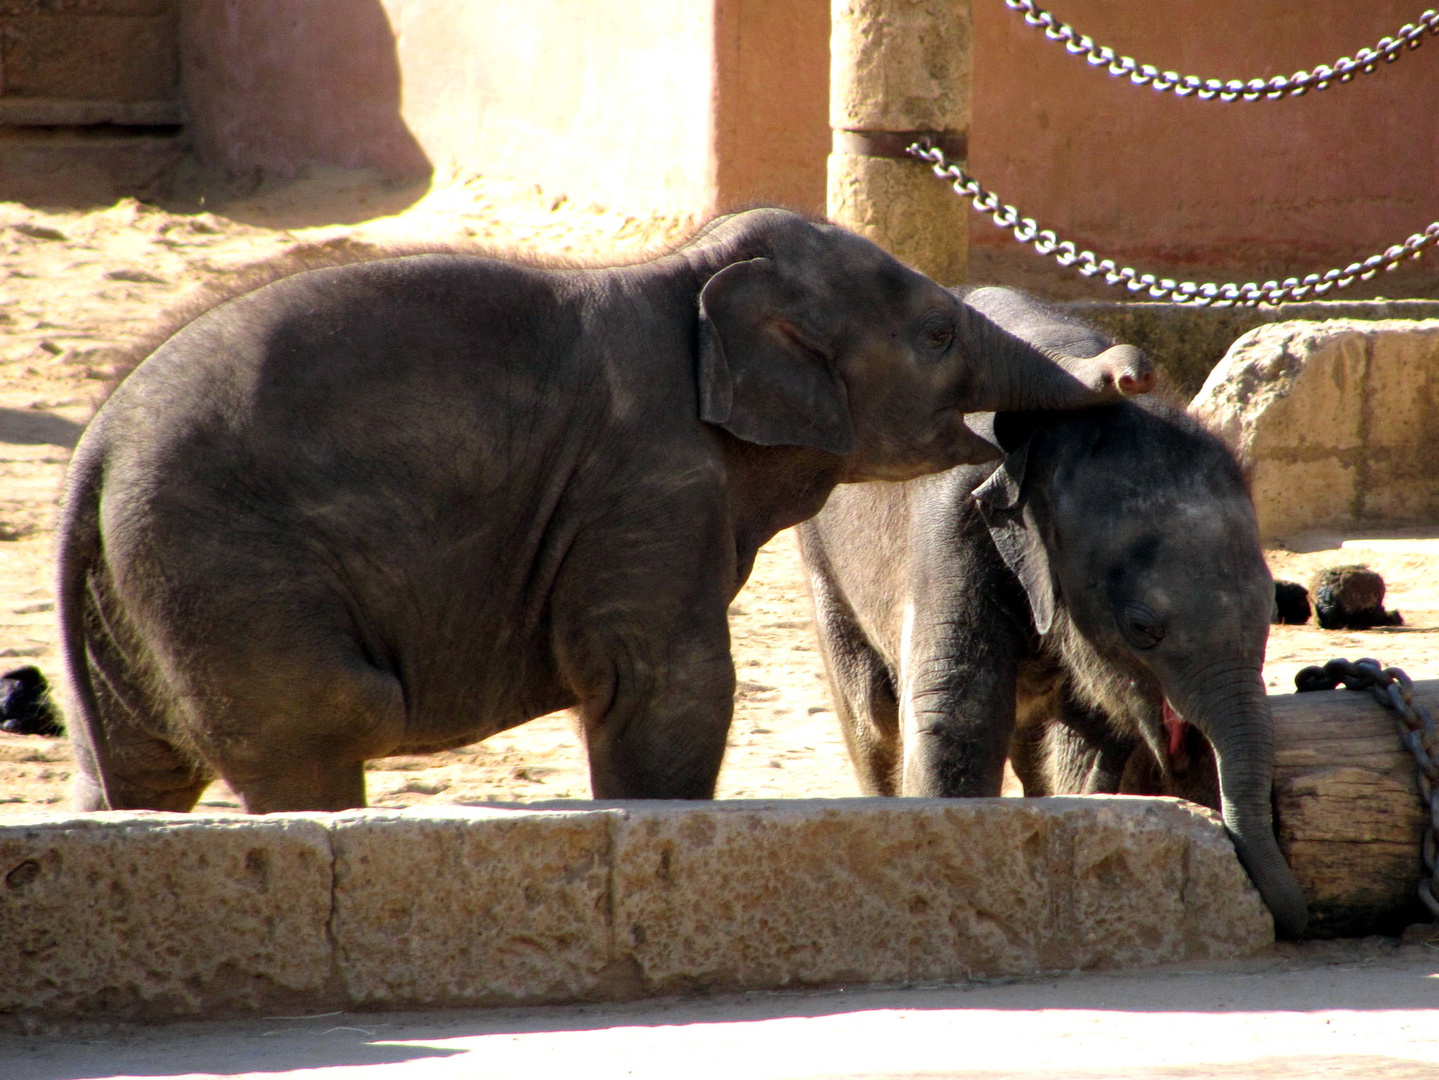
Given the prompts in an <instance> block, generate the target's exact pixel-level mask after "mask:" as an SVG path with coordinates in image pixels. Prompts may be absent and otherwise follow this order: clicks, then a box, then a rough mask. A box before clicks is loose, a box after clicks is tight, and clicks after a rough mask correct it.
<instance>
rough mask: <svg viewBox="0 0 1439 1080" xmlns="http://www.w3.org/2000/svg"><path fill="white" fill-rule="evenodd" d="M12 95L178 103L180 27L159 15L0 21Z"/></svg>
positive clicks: (7, 84)
mask: <svg viewBox="0 0 1439 1080" xmlns="http://www.w3.org/2000/svg"><path fill="white" fill-rule="evenodd" d="M0 37H3V48H4V60H5V84H4V91H5V93H6V94H7V95H9V94H18V95H21V96H26V97H49V98H112V99H116V100H120V101H151V100H155V99H161V98H169V97H174V96H175V94H176V92H177V85H178V74H179V45H178V39H177V23H176V19H175V17H174V16H173V15H172V14H160V15H80V14H74V15H71V14H66V15H16V16H13V17H7V18H3V19H0Z"/></svg>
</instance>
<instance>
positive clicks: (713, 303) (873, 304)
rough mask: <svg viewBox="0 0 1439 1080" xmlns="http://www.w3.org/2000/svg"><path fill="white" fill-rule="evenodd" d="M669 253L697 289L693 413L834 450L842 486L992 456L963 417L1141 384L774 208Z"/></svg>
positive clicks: (1112, 357)
mask: <svg viewBox="0 0 1439 1080" xmlns="http://www.w3.org/2000/svg"><path fill="white" fill-rule="evenodd" d="M679 254H680V255H681V257H683V258H685V259H687V260H689V261H690V263H691V264H692V265H693V266H694V267H695V270H696V273H697V275H699V276H700V277H701V278H702V280H703V284H702V287H701V288H700V292H699V307H700V343H699V371H698V379H699V394H700V416H701V418H702V419H703V420H705V421H707V422H709V423H711V424H716V425H719V426H720V427H722V428H724V429H725V430H726V431H728V432H729V433H730V434H732V435H734V436H736V437H737V438H739V439H742V440H745V441H746V442H750V443H758V444H761V445H765V446H776V445H795V446H804V447H810V448H813V449H817V450H822V451H825V452H828V453H831V454H835V455H839V456H841V457H843V458H844V467H843V470H842V475H841V477H840V478H841V479H842V480H844V481H857V480H876V479H882V480H906V479H910V478H912V477H915V476H919V475H922V474H924V473H930V472H937V471H940V470H943V469H947V468H951V467H953V466H955V465H958V464H961V463H965V462H983V461H992V460H994V459H996V458H997V457H998V456H999V451H998V450H996V449H995V448H994V447H993V446H991V445H990V444H989V443H987V442H985V441H984V440H982V439H980V438H978V437H977V436H975V435H974V434H973V432H971V431H970V430H969V429H968V428H967V427H966V426H965V424H964V414H965V413H967V412H979V411H988V410H996V409H1073V408H1081V407H1084V406H1088V405H1094V404H1098V403H1102V402H1105V401H1114V400H1117V399H1118V398H1119V397H1121V396H1124V395H1127V394H1133V393H1138V392H1141V391H1142V390H1143V389H1147V388H1148V386H1149V385H1150V384H1151V383H1152V380H1153V375H1152V372H1151V371H1150V369H1149V368H1148V365H1147V362H1146V361H1145V360H1144V358H1143V357H1142V355H1140V354H1139V353H1138V352H1137V351H1136V350H1130V349H1127V348H1125V349H1121V350H1119V351H1116V352H1112V353H1109V354H1105V355H1102V356H1091V357H1086V358H1077V357H1069V356H1066V355H1065V354H1064V353H1063V352H1062V350H1048V351H1046V350H1045V349H1041V348H1036V347H1034V346H1033V345H1030V344H1028V343H1026V342H1025V341H1023V340H1022V339H1021V338H1020V337H1018V336H1016V335H1014V334H1012V333H1010V332H1008V331H1006V330H1004V329H1001V328H1000V327H999V326H998V325H997V324H996V323H995V322H993V321H991V319H990V318H989V317H987V316H986V315H985V314H983V313H982V312H981V311H979V310H978V309H976V308H975V307H973V306H971V305H970V304H967V303H966V302H965V301H964V300H963V299H962V298H961V297H960V296H958V295H956V294H954V293H951V292H949V291H947V290H945V289H942V288H940V287H939V286H938V285H936V284H935V283H934V282H932V281H930V280H929V279H928V278H926V277H924V276H923V275H922V274H918V273H916V272H914V271H913V270H910V269H908V268H906V267H904V266H903V265H901V264H900V263H899V262H897V261H896V260H895V259H893V258H891V257H890V256H889V255H887V254H885V253H884V252H883V251H882V250H880V249H879V248H878V247H876V246H875V245H874V244H872V243H870V242H869V241H867V240H864V239H862V238H860V237H858V236H855V235H854V234H852V233H848V232H846V231H845V230H843V229H840V228H837V227H835V226H832V225H821V224H813V223H810V222H807V221H805V220H803V219H802V218H799V217H797V216H795V215H793V214H789V213H786V212H784V211H779V210H755V211H749V212H747V213H743V214H736V215H733V216H732V217H729V218H726V219H722V220H720V221H719V222H716V223H714V224H712V225H711V226H710V227H708V228H707V229H706V230H705V231H704V232H703V233H701V234H700V235H699V236H698V237H696V238H695V239H694V240H693V241H691V243H690V244H689V245H688V246H686V247H685V248H683V249H681V251H680V252H679ZM1056 361H1061V362H1059V363H1057V362H1056ZM1066 362H1067V363H1066Z"/></svg>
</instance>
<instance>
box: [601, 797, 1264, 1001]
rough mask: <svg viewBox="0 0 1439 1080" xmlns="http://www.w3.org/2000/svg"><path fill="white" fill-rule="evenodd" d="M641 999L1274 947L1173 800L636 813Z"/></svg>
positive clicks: (1241, 883) (621, 944) (1229, 866)
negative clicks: (651, 995)
mask: <svg viewBox="0 0 1439 1080" xmlns="http://www.w3.org/2000/svg"><path fill="white" fill-rule="evenodd" d="M614 866H615V869H614V875H615V886H614V897H615V900H614V904H615V914H614V921H615V940H616V947H617V948H623V949H628V950H629V951H630V952H631V954H632V955H633V957H634V960H635V963H636V966H637V968H638V970H639V973H640V977H641V978H642V979H643V981H644V986H645V989H646V990H647V991H649V992H661V993H663V992H671V991H677V990H685V989H694V988H702V987H703V988H740V987H758V986H788V985H803V984H822V983H829V982H843V981H880V982H895V981H910V980H954V979H964V978H970V977H985V976H995V975H1013V974H1021V973H1026V972H1035V971H1041V970H1049V969H1056V968H1060V969H1065V968H1075V967H1095V966H1100V967H1104V966H1114V965H1119V964H1142V963H1159V962H1164V961H1171V960H1181V959H1199V958H1212V957H1218V956H1242V955H1248V954H1251V953H1253V952H1255V951H1257V950H1258V949H1260V948H1263V947H1264V946H1265V945H1266V944H1268V943H1269V942H1271V941H1272V940H1273V927H1272V922H1271V920H1270V918H1269V915H1268V912H1267V911H1266V910H1265V909H1264V907H1263V904H1262V902H1261V901H1260V900H1259V897H1258V893H1257V892H1256V891H1255V890H1254V888H1253V886H1252V885H1251V884H1250V883H1249V881H1248V878H1247V877H1245V875H1244V872H1243V870H1242V869H1241V868H1240V866H1239V864H1238V861H1237V860H1236V858H1235V856H1234V852H1233V848H1232V847H1231V846H1230V844H1229V842H1228V840H1227V839H1226V838H1225V837H1224V834H1223V831H1222V829H1221V828H1220V827H1219V826H1218V825H1217V823H1216V822H1214V821H1213V820H1212V818H1211V817H1209V816H1208V812H1207V811H1202V810H1199V809H1198V808H1195V807H1192V806H1189V805H1188V804H1183V803H1179V802H1177V801H1172V800H1150V799H1125V798H1122V797H1121V798H1107V799H1044V800H1018V799H992V800H979V799H976V800H915V799H905V800H902V801H891V800H869V799H865V800H843V801H833V802H795V803H783V804H781V803H767V804H760V803H756V804H744V803H728V804H715V805H713V806H710V807H700V806H690V807H684V808H679V807H666V806H662V805H658V804H656V805H652V806H645V807H643V808H635V809H630V810H627V811H626V812H625V816H624V818H623V822H622V824H620V825H619V827H618V831H617V834H616V838H615V847H614Z"/></svg>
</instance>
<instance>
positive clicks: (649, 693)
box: [553, 537, 735, 799]
mask: <svg viewBox="0 0 1439 1080" xmlns="http://www.w3.org/2000/svg"><path fill="white" fill-rule="evenodd" d="M689 539H690V541H691V543H690V544H689V545H688V546H689V550H685V551H680V550H674V549H673V548H672V549H671V550H670V551H668V552H650V553H648V554H646V553H645V552H643V551H642V550H636V547H637V546H636V545H633V544H631V545H628V546H620V547H619V548H618V554H616V555H615V557H614V558H612V559H608V560H606V561H604V562H603V563H602V562H601V560H602V559H604V558H605V556H607V555H609V554H610V553H611V552H615V551H616V550H617V549H616V548H614V547H607V548H606V549H605V550H603V551H601V552H600V553H599V555H598V556H596V555H594V554H587V553H585V552H583V551H576V552H575V553H573V554H572V555H571V558H570V560H569V565H570V566H571V567H572V568H574V569H575V570H576V577H575V579H574V580H573V581H572V582H566V583H562V587H561V588H560V589H559V590H557V592H556V596H555V600H554V604H553V608H554V610H555V611H556V617H555V618H556V622H555V632H556V644H557V659H558V661H559V666H560V671H561V673H562V675H563V677H564V679H565V681H566V682H567V683H568V684H569V686H570V688H571V690H572V691H573V693H574V695H575V698H576V700H577V701H578V703H579V708H578V712H579V718H580V727H581V731H582V733H583V736H584V740H585V747H586V750H587V752H588V755H589V765H590V784H591V789H592V791H593V793H594V797H595V798H597V799H710V798H713V797H714V789H715V781H716V780H717V779H718V777H719V770H720V763H721V761H722V759H723V757H724V751H725V741H726V738H727V736H728V734H729V725H730V717H731V714H732V712H733V708H734V688H735V677H734V664H733V661H732V660H731V659H730V651H729V622H728V606H729V599H730V595H729V587H730V585H731V583H732V582H733V570H732V562H731V563H726V562H725V559H724V555H726V554H730V556H731V558H732V549H730V550H729V551H728V552H726V551H725V550H724V549H723V548H720V550H717V551H706V550H705V544H703V543H696V542H693V538H692V537H691V538H689ZM717 546H718V545H717ZM705 556H708V558H706V557H705ZM716 565H718V572H716ZM581 569H582V570H583V571H584V573H583V576H580V575H579V573H578V571H579V570H581Z"/></svg>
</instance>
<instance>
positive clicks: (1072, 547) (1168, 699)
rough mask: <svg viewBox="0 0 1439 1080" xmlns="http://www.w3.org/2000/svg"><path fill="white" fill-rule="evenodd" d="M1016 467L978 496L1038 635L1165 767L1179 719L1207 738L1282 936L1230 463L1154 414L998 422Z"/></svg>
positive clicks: (1282, 901)
mask: <svg viewBox="0 0 1439 1080" xmlns="http://www.w3.org/2000/svg"><path fill="white" fill-rule="evenodd" d="M994 437H995V439H996V441H997V442H998V443H999V445H1000V446H1002V447H1003V448H1004V449H1005V450H1006V451H1007V454H1008V456H1007V457H1006V459H1005V462H1004V464H1003V465H1002V466H1001V467H1000V469H999V470H997V471H996V473H995V474H994V475H993V476H992V477H991V478H990V480H989V481H987V482H986V483H985V484H984V485H983V486H982V487H981V488H979V489H978V490H977V491H976V492H975V498H976V499H977V500H978V501H979V504H980V508H981V511H982V512H983V513H984V516H985V518H986V520H987V522H988V523H989V525H990V530H991V534H992V535H993V537H994V539H995V542H996V544H997V546H998V547H999V550H1000V553H1001V555H1002V556H1003V557H1004V559H1005V562H1006V563H1007V564H1008V565H1009V566H1010V567H1011V569H1012V570H1014V572H1015V573H1016V575H1017V576H1018V578H1019V579H1020V581H1021V582H1022V584H1023V585H1024V588H1025V591H1026V593H1027V594H1028V596H1029V600H1030V606H1031V610H1032V611H1033V614H1034V621H1035V626H1036V628H1037V629H1038V630H1039V632H1040V633H1041V634H1045V635H1047V639H1046V640H1047V642H1048V645H1049V647H1050V648H1052V649H1055V650H1058V651H1059V653H1060V654H1061V655H1062V656H1063V659H1064V663H1065V666H1066V667H1067V668H1068V669H1069V670H1070V671H1071V672H1073V673H1074V675H1075V678H1076V683H1077V685H1076V691H1077V692H1078V693H1079V694H1080V696H1081V697H1083V698H1085V699H1087V700H1088V701H1089V703H1090V704H1091V705H1093V706H1095V707H1098V708H1100V709H1103V710H1104V712H1105V713H1106V714H1107V715H1108V716H1109V717H1110V718H1111V722H1113V723H1116V724H1121V725H1123V724H1129V725H1132V726H1133V727H1135V728H1137V729H1138V733H1139V734H1140V735H1141V736H1142V737H1143V738H1144V739H1145V741H1146V742H1148V743H1149V745H1150V747H1151V749H1153V751H1154V752H1155V755H1156V757H1157V758H1158V760H1160V761H1165V760H1166V753H1167V749H1168V738H1167V734H1166V724H1168V725H1170V727H1171V730H1172V728H1173V725H1174V724H1175V722H1176V721H1177V720H1179V719H1181V718H1182V720H1184V721H1187V722H1188V723H1190V724H1193V725H1194V726H1195V727H1196V728H1198V729H1199V730H1200V731H1201V732H1202V733H1203V734H1204V735H1205V736H1206V737H1207V738H1208V739H1209V741H1210V743H1211V744H1212V745H1213V747H1214V750H1215V755H1216V757H1217V759H1218V766H1219V786H1220V799H1221V808H1222V813H1223V817H1224V823H1225V825H1226V826H1227V828H1228V829H1229V832H1230V834H1231V836H1232V837H1233V839H1234V843H1235V847H1236V849H1237V850H1238V853H1239V858H1240V860H1241V861H1242V862H1243V864H1244V866H1245V868H1246V869H1247V870H1248V871H1249V874H1250V877H1251V878H1252V879H1253V881H1254V883H1255V885H1256V886H1257V887H1258V889H1259V892H1260V894H1261V895H1262V896H1263V897H1264V900H1265V902H1266V903H1267V904H1268V906H1269V909H1270V910H1271V911H1272V912H1273V914H1274V919H1275V924H1276V926H1277V927H1278V929H1279V930H1280V932H1281V933H1283V934H1286V935H1288V936H1298V935H1299V934H1300V933H1302V932H1303V929H1304V926H1305V922H1306V919H1307V912H1306V906H1305V901H1304V897H1303V895H1302V893H1301V892H1300V889H1299V886H1298V884H1297V883H1296V882H1295V880H1294V877H1293V875H1292V874H1291V873H1290V870H1289V868H1288V866H1287V865H1286V864H1285V862H1284V858H1283V856H1282V855H1281V853H1280V851H1279V846H1278V843H1277V842H1276V840H1275V836H1274V830H1273V824H1272V821H1271V810H1270V789H1271V782H1272V774H1273V762H1274V735H1273V724H1272V720H1271V718H1270V713H1269V707H1268V702H1267V699H1266V696H1265V689H1264V680H1263V678H1262V675H1261V671H1262V668H1263V664H1264V649H1265V643H1266V641H1267V640H1268V633H1269V616H1270V609H1271V607H1272V606H1273V602H1274V585H1273V581H1272V579H1271V578H1270V575H1269V570H1268V568H1267V566H1266V565H1265V562H1264V556H1263V552H1262V550H1261V548H1260V544H1259V531H1258V526H1257V524H1256V520H1255V514H1254V507H1253V503H1252V502H1251V500H1250V498H1249V494H1248V491H1247V488H1246V485H1245V482H1244V478H1243V476H1242V474H1241V472H1240V469H1239V466H1238V465H1237V464H1236V462H1235V460H1234V458H1233V456H1232V455H1231V454H1230V453H1229V451H1228V450H1227V449H1226V448H1225V447H1224V446H1223V445H1222V444H1221V443H1220V442H1219V440H1218V439H1216V438H1214V437H1213V436H1212V435H1210V434H1209V433H1208V432H1206V431H1204V430H1203V429H1202V428H1201V427H1200V426H1199V425H1198V424H1197V423H1196V422H1194V421H1193V420H1192V419H1190V418H1189V417H1188V416H1186V415H1185V414H1183V413H1182V412H1179V411H1178V410H1174V409H1170V408H1168V407H1166V406H1163V405H1161V404H1158V403H1146V404H1144V405H1143V406H1141V405H1140V404H1138V403H1125V404H1121V405H1116V406H1113V407H1110V408H1105V409H1097V410H1092V411H1091V413H1089V414H1083V413H1080V414H1066V415H1057V414H1050V415H1048V416H1041V417H1036V416H1033V415H1030V416H1023V415H1019V416H1006V415H1000V416H996V417H995V419H994Z"/></svg>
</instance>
